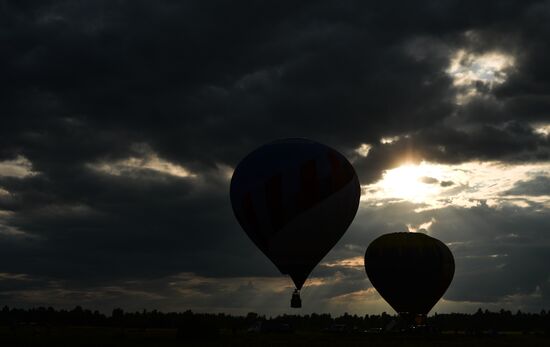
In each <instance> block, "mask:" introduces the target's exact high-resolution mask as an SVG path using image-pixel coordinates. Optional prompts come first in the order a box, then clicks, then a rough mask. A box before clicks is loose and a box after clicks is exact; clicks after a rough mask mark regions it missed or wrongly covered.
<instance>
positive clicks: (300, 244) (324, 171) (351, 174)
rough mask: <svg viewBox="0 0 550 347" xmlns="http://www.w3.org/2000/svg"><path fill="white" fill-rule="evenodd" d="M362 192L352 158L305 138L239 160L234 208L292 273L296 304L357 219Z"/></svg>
mask: <svg viewBox="0 0 550 347" xmlns="http://www.w3.org/2000/svg"><path fill="white" fill-rule="evenodd" d="M360 195H361V189H360V186H359V179H358V178H357V174H356V173H355V170H354V169H353V167H352V166H351V164H350V163H349V162H348V160H347V159H346V158H345V157H344V156H343V155H342V154H340V153H338V152H337V151H336V150H334V149H332V148H330V147H328V146H325V145H323V144H320V143H317V142H314V141H310V140H306V139H286V140H280V141H275V142H271V143H268V144H266V145H264V146H261V147H260V148H258V149H256V150H255V151H253V152H252V153H250V154H249V155H247V156H246V157H245V158H244V159H243V160H242V161H241V162H240V163H239V165H237V167H236V169H235V172H234V173H233V177H232V178H231V188H230V196H231V205H232V207H233V212H234V213H235V216H236V217H237V220H238V221H239V224H240V225H241V227H242V228H243V229H244V231H245V232H246V234H247V235H248V236H249V237H250V239H251V240H252V242H254V244H255V245H256V246H257V247H258V248H259V249H260V250H261V251H262V252H263V253H264V254H265V255H266V256H267V257H268V258H269V259H270V260H271V261H272V262H273V264H275V266H277V268H278V269H279V270H280V271H281V273H283V274H288V275H290V277H291V278H292V280H293V282H294V284H295V286H296V289H295V291H294V293H293V295H292V300H291V307H294V308H299V307H301V305H302V303H301V299H300V289H301V288H302V286H303V284H304V282H305V281H306V279H307V277H308V276H309V274H310V273H311V271H312V270H313V268H314V267H315V266H316V265H317V264H318V263H319V261H321V259H322V258H323V257H324V256H325V255H326V254H327V253H328V251H330V249H331V248H332V247H333V246H334V245H335V244H336V242H338V240H339V239H340V238H341V237H342V235H343V234H344V233H345V231H346V230H347V228H348V226H349V225H350V224H351V222H352V221H353V218H354V217H355V213H356V212H357V208H358V206H359V197H360Z"/></svg>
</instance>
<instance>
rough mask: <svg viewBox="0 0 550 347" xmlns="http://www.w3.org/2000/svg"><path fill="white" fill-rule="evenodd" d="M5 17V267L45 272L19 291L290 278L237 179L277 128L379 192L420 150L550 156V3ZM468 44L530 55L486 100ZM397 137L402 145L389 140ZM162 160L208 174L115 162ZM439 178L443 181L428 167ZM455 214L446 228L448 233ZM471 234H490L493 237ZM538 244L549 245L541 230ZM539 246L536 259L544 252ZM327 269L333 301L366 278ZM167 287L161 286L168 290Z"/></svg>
mask: <svg viewBox="0 0 550 347" xmlns="http://www.w3.org/2000/svg"><path fill="white" fill-rule="evenodd" d="M0 8H1V9H2V11H0V42H1V44H2V47H3V50H2V51H3V53H2V55H1V56H0V74H1V75H2V79H1V80H0V114H1V115H2V117H1V124H0V162H3V161H6V160H13V159H16V158H19V157H24V158H26V159H28V161H29V162H30V165H31V168H32V171H33V174H29V175H26V176H24V177H13V176H8V175H3V174H2V172H0V188H2V189H3V190H4V191H5V192H6V193H4V191H2V190H0V264H2V266H1V267H0V273H6V274H25V275H26V276H29V277H28V279H27V280H20V279H14V278H12V277H10V279H9V280H2V281H4V282H5V281H8V282H5V283H3V285H5V287H2V288H3V289H2V290H3V291H4V292H10V293H16V292H17V291H18V290H19V289H22V288H24V287H25V286H26V288H27V289H28V290H34V289H35V286H36V285H38V284H36V283H42V285H43V286H44V287H47V288H50V287H51V288H50V289H49V290H50V292H49V293H50V294H51V295H61V294H59V293H60V291H59V290H60V289H59V288H60V287H56V283H61V282H63V281H65V282H63V283H64V285H65V286H66V287H67V288H72V290H73V291H74V292H75V293H77V294H75V295H76V296H77V297H78V295H81V296H82V297H86V298H91V299H89V300H90V302H99V301H101V300H103V299H99V298H95V299H94V297H93V296H90V294H89V292H90V291H91V289H92V288H103V287H104V286H108V285H109V284H112V283H115V282H116V283H117V285H118V286H120V287H124V285H123V284H121V281H124V280H127V279H128V280H136V279H138V280H140V281H141V282H140V283H141V285H142V286H144V285H145V284H144V283H145V282H146V281H144V279H147V280H149V281H154V280H155V281H156V280H158V281H161V282H162V283H165V281H167V279H168V278H171V277H170V276H174V275H175V274H178V273H194V274H195V275H196V276H199V277H200V276H204V277H213V278H233V277H243V276H267V277H274V276H277V275H278V273H277V271H276V269H275V267H274V266H273V265H272V264H270V263H269V262H268V261H267V260H266V259H265V257H264V256H263V255H262V254H261V253H260V252H259V251H258V250H256V249H255V248H254V247H253V245H252V243H251V242H250V241H249V240H248V239H247V238H246V236H245V235H244V233H242V232H241V230H240V228H239V226H238V224H237V222H236V221H235V219H234V217H233V216H232V213H231V210H230V207H229V201H228V196H227V195H228V182H229V181H228V179H227V177H226V176H227V172H226V171H227V170H229V171H230V169H231V167H234V166H235V164H236V163H237V162H238V160H239V159H240V158H242V157H243V156H244V155H245V154H246V153H248V152H249V151H251V150H252V149H254V148H255V147H257V146H258V145H260V144H263V143H265V142H269V141H271V140H273V139H276V138H285V137H295V136H299V137H309V138H312V139H315V140H318V141H321V142H325V143H327V144H328V145H331V146H333V147H335V148H337V149H338V150H340V151H342V152H343V153H345V154H346V155H348V157H349V158H350V159H351V160H353V161H354V165H355V168H356V170H357V172H358V174H359V175H360V177H361V180H362V183H363V184H367V183H371V182H374V181H375V180H377V179H378V178H380V175H381V174H382V172H383V170H385V169H388V168H392V167H396V166H398V165H400V163H401V162H402V161H404V160H408V161H412V162H419V161H421V160H430V161H435V162H440V163H460V162H464V161H470V160H500V161H504V162H510V163H512V162H513V163H522V162H536V161H538V162H547V161H548V160H549V158H550V156H549V153H550V150H549V149H550V142H549V141H550V139H549V138H548V136H542V135H541V133H540V132H537V131H536V128H535V127H536V124H538V123H541V122H547V121H548V107H549V105H550V99H549V98H548V95H549V94H548V90H549V89H550V83H549V82H550V69H549V68H548V64H546V62H547V61H548V57H549V55H550V47H549V46H548V45H549V44H548V42H550V40H548V36H549V34H550V25H549V24H548V23H550V21H549V20H548V19H550V18H549V17H550V11H549V8H550V7H549V4H548V2H545V1H509V2H506V3H502V2H493V1H490V2H484V3H483V4H480V3H478V2H475V1H460V2H458V1H451V2H440V1H425V2H422V3H421V4H418V3H414V4H413V3H409V2H403V1H385V2H376V3H365V2H361V1H345V2H338V3H336V2H329V1H321V2H317V1H316V2H312V1H301V2H299V3H298V2H295V1H267V2H266V1H264V2H261V4H260V3H257V2H249V1H245V2H239V3H235V2H230V1H223V0H220V1H211V2H205V1H185V2H176V1H157V2H146V1H117V2H113V1H86V0H80V1H41V2H40V3H34V2H27V1H19V2H10V1H4V2H0ZM460 49H463V50H466V51H468V52H472V53H476V54H483V53H486V52H493V51H496V52H501V53H505V54H508V55H510V56H513V57H514V58H515V65H514V66H513V68H510V69H509V70H507V71H506V77H507V79H506V81H505V82H504V83H502V84H500V85H494V86H492V85H490V84H488V83H481V82H478V83H477V85H476V87H475V88H476V89H475V90H476V92H477V95H476V96H474V97H472V98H471V100H469V101H468V102H467V103H464V104H462V105H458V104H457V103H456V95H457V93H458V92H460V88H456V87H455V86H454V85H453V79H452V77H451V76H449V75H448V74H447V73H446V72H445V71H446V69H447V68H448V67H449V61H450V59H451V57H452V56H453V54H454V53H455V52H456V51H457V50H460ZM385 137H395V138H396V140H395V141H393V142H391V143H381V142H380V140H381V139H382V138H385ZM361 144H368V145H369V146H371V147H370V148H371V149H370V151H369V154H368V155H367V156H366V157H361V156H359V155H358V154H357V153H355V152H354V150H355V149H356V148H358V147H359V146H360V145H361ZM143 148H146V149H147V151H148V152H144V150H143ZM153 154H154V155H155V156H156V157H155V158H157V159H159V160H165V161H167V162H169V163H170V164H172V165H180V166H182V167H183V168H185V169H186V170H188V171H189V172H191V173H193V174H194V175H196V176H194V177H192V176H188V177H177V176H174V175H172V174H170V173H169V172H166V170H165V171H162V170H160V171H159V170H156V169H155V168H152V167H139V165H138V166H135V165H134V166H131V165H129V166H128V165H127V166H126V167H123V168H122V169H120V170H119V171H120V172H110V173H109V172H108V168H109V167H110V168H111V169H112V168H113V167H114V165H116V163H124V161H125V160H129V159H131V158H134V160H137V161H138V162H140V160H142V161H141V162H143V160H145V159H143V158H145V157H146V156H147V155H153ZM136 158H137V159H136ZM140 158H141V159H140ZM138 164H139V163H138ZM101 165H104V166H105V167H104V170H100V169H98V168H101ZM109 165H110V166H109ZM546 181H547V178H545V177H542V176H541V177H538V178H536V179H535V180H534V181H529V182H521V183H518V184H517V185H516V186H515V187H514V188H513V189H512V190H510V191H509V192H508V194H519V193H520V192H521V194H525V195H541V194H547V193H544V192H547V189H546V188H545V187H547V186H548V184H547V182H546ZM425 183H430V184H432V183H433V184H436V183H438V182H437V180H436V179H435V178H430V177H426V178H425ZM439 184H440V185H441V186H442V187H447V186H451V185H453V184H455V183H454V182H451V181H441V182H439ZM415 207H416V206H411V205H408V206H404V207H403V208H397V207H395V206H394V208H393V210H392V211H393V212H391V213H390V212H388V211H389V210H388V211H386V210H385V211H384V212H383V213H380V214H376V213H371V212H372V211H370V212H364V213H365V214H362V215H361V214H360V215H359V217H358V218H357V220H356V223H355V226H354V228H355V229H352V230H356V231H352V232H350V233H348V234H347V235H346V236H345V238H344V240H342V242H341V243H340V244H339V245H338V247H336V249H335V251H334V253H333V254H332V255H329V258H328V259H329V260H330V259H331V258H330V257H335V258H334V259H336V258H338V257H340V258H343V257H351V256H357V255H360V253H361V252H360V251H358V250H357V249H355V248H354V250H351V249H347V248H345V246H346V245H355V247H359V248H360V247H365V246H366V243H365V242H366V241H367V238H364V237H360V236H359V235H360V233H359V232H358V231H357V230H359V229H358V228H360V227H361V226H362V225H364V224H367V225H369V227H368V228H367V229H368V230H370V231H369V233H368V238H370V237H374V236H375V235H380V234H382V233H384V232H391V231H398V230H399V231H403V230H407V223H411V224H413V225H420V224H422V223H424V222H426V221H427V220H429V218H428V219H425V218H424V217H426V215H425V214H416V215H413V214H410V213H408V212H410V210H411V209H414V208H415ZM398 211H401V212H400V213H406V215H407V216H408V218H409V220H406V221H405V220H403V219H400V218H399V215H398V214H397V213H398ZM407 211H408V212H407ZM440 213H441V214H442V216H441V217H437V216H436V219H438V220H439V218H451V217H447V216H446V215H444V214H445V213H448V214H449V215H452V213H451V212H450V209H445V210H444V211H442V212H440ZM453 213H456V214H457V215H462V216H463V218H467V219H468V222H471V221H478V220H483V219H490V220H491V223H493V225H494V226H497V225H498V226H499V227H502V228H503V229H502V230H509V231H510V233H515V231H514V230H511V229H510V228H511V226H510V225H511V224H506V223H503V222H502V221H503V220H504V219H505V218H509V216H507V215H505V214H497V215H493V213H496V212H494V211H493V210H492V209H490V208H486V209H481V208H478V209H472V210H460V209H458V210H456V211H453ZM476 213H479V214H480V216H477V214H476ZM527 215H528V216H530V217H529V218H528V217H527ZM473 216H474V217H473ZM475 216H477V217H475ZM387 218H394V219H388V220H391V221H393V222H388V220H386V219H387ZM491 218H492V219H491ZM522 218H523V217H521V216H519V215H518V216H517V220H518V223H519V221H522V223H524V225H531V224H532V223H535V224H536V223H543V221H541V220H540V219H539V218H538V217H537V216H535V217H533V216H532V215H531V214H526V217H525V219H522ZM530 218H531V219H530ZM457 223H458V224H457ZM459 223H460V221H459V220H456V223H441V224H439V223H436V224H435V225H436V227H435V228H436V229H434V230H438V229H437V228H438V227H437V226H438V225H441V227H443V225H448V228H450V229H452V228H458V227H456V225H460V224H459ZM512 224H513V223H512ZM537 225H538V224H537ZM537 225H533V228H534V229H533V230H539V227H538V226H537ZM495 228H496V227H495ZM491 230H492V229H491ZM518 230H519V229H518ZM449 232H450V233H451V234H453V233H457V232H458V231H456V230H454V229H453V230H452V232H451V231H449ZM348 235H349V236H348ZM441 235H442V238H443V239H445V238H447V237H448V236H444V235H449V234H448V233H446V232H443V231H441ZM466 235H469V236H470V237H471V238H472V239H473V240H479V239H480V235H485V234H483V233H481V232H480V233H466ZM518 235H520V234H518ZM537 235H538V234H537ZM523 236H524V235H523ZM523 236H522V237H523ZM525 237H527V236H525ZM533 238H534V239H537V240H539V241H540V235H539V236H536V237H535V236H533ZM460 240H462V239H460ZM447 241H449V242H451V241H453V240H452V239H447ZM516 241H518V242H519V240H516ZM461 242H462V241H461ZM480 242H481V241H480ZM482 245H483V246H480V247H482V248H481V249H483V247H493V246H492V244H491V243H490V242H488V241H487V242H485V241H484V243H482ZM529 245H530V246H525V250H528V249H531V248H530V247H531V246H532V247H535V248H536V247H542V246H536V244H535V243H529ZM502 247H504V246H502ZM514 247H515V246H514ZM518 247H519V246H518ZM504 248H505V249H504V250H502V252H503V253H506V252H507V254H508V258H507V259H510V262H508V263H506V264H507V265H505V266H504V267H503V268H499V270H498V271H502V272H503V273H504V272H506V271H516V270H517V269H518V268H520V265H519V264H531V265H532V266H535V265H534V264H535V263H536V261H539V260H545V259H546V258H544V255H543V253H544V252H543V251H544V249H543V248H536V250H534V251H533V252H532V253H528V252H527V251H525V253H522V252H521V251H520V249H523V248H513V247H512V248H513V249H510V250H508V249H507V248H506V247H504ZM535 248H533V249H535ZM485 249H486V250H487V248H485ZM496 251H500V250H499V249H495V252H496ZM468 252H470V253H465V254H467V255H476V254H474V253H471V252H473V251H472V250H470V251H468ZM484 254H485V253H484ZM521 257H524V259H525V262H524V263H522V262H521V261H520V260H519V259H522V258H521ZM543 258H544V259H543ZM465 259H466V258H465ZM467 259H470V258H467ZM472 259H474V258H472ZM475 259H477V258H475ZM479 259H481V258H479ZM497 259H498V258H497ZM461 261H462V260H461ZM472 261H473V260H472ZM490 261H495V260H494V259H492V258H491V259H489V260H488V262H489V263H487V264H490ZM468 262H469V260H463V264H465V266H466V267H467V266H471V267H472V268H473V267H475V266H476V265H475V264H479V263H478V262H476V261H473V262H472V263H471V264H470V265H469V263H468ZM499 264H500V263H499ZM487 266H489V265H487ZM491 266H492V265H491ZM509 269H511V270H509ZM537 269H538V268H537ZM318 271H319V272H318V275H319V276H320V277H323V278H325V277H327V278H328V277H334V275H335V273H336V272H338V271H340V272H341V273H343V274H344V275H345V276H348V278H349V281H348V282H347V283H348V284H345V283H344V282H342V283H340V284H338V285H334V286H333V287H330V286H327V287H326V288H325V289H323V290H322V291H320V293H321V292H322V294H319V295H318V297H317V300H325V299H326V300H328V299H327V298H331V297H334V296H337V295H345V294H346V293H347V294H349V293H351V292H353V291H356V290H359V288H361V286H364V285H365V280H364V279H360V278H359V274H357V273H356V271H355V270H350V269H341V268H337V269H336V268H327V267H321V268H320V269H319V270H318ZM354 271H355V272H354ZM541 273H546V272H544V270H541ZM519 275H520V274H518V276H519ZM6 276H7V275H6ZM10 276H11V275H10ZM478 276H479V280H480V281H482V280H484V279H485V281H486V283H487V285H488V287H490V288H489V289H488V290H493V289H494V288H495V285H493V286H491V285H490V283H492V282H490V281H493V280H494V283H499V284H501V283H502V287H503V288H512V287H513V286H512V285H506V284H504V282H499V281H500V278H501V277H499V276H500V275H499V273H496V272H495V273H493V274H492V275H491V276H497V277H496V278H494V279H493V277H491V276H489V275H488V276H486V277H483V276H482V275H481V274H479V275H478ZM482 277H483V278H482ZM6 278H7V277H6ZM468 278H470V277H468ZM161 279H162V280H161ZM489 279H491V280H489ZM142 280H143V281H142ZM14 281H15V282H14ZM163 281H164V282H163ZM541 281H542V280H541V279H540V278H536V279H535V278H526V279H525V280H524V281H523V282H521V283H524V285H523V286H520V287H521V288H520V287H518V285H520V284H521V283H520V282H518V283H520V284H516V282H514V286H515V287H514V288H520V289H521V292H522V293H527V292H528V291H529V290H531V289H533V288H532V287H533V285H534V284H535V283H539V284H540V283H542V282H541ZM44 283H49V284H44ZM51 283H53V284H51ZM155 283H156V282H155ZM459 283H473V282H472V281H470V280H468V281H461V282H459ZM484 283H485V282H484ZM163 285H164V284H158V287H155V288H156V289H153V288H152V289H151V292H152V293H153V292H164V290H165V289H162V288H164V287H163ZM460 285H461V284H457V286H460ZM540 285H541V288H546V289H544V290H547V288H548V286H547V285H542V284H540ZM19 286H21V287H19ZM62 287H63V286H62ZM63 288H65V287H63ZM124 288H126V287H124ZM456 288H459V287H456ZM460 288H461V289H453V291H451V292H450V293H451V294H450V295H451V297H452V298H457V299H461V300H462V299H464V300H466V299H468V300H469V299H472V300H485V299H487V300H489V298H498V297H502V296H503V295H507V294H509V293H511V292H509V291H508V292H507V290H508V289H503V291H502V292H498V291H497V292H494V293H487V294H486V296H485V297H482V295H481V294H480V297H478V298H473V297H468V296H467V295H466V294H464V293H465V292H471V291H469V289H468V288H467V285H466V284H464V286H463V287H460ZM126 289H128V288H126ZM102 290H103V289H102ZM132 290H133V291H134V292H135V291H137V288H132ZM197 290H198V291H199V292H205V293H206V292H207V291H208V288H205V287H200V288H198V289H197ZM258 291H259V289H257V288H256V287H254V286H247V285H245V286H243V287H238V288H237V289H234V288H233V289H231V292H232V293H234V295H233V294H232V295H233V296H231V295H230V296H227V297H224V298H226V299H220V300H219V301H216V302H214V301H206V302H205V304H204V305H203V306H201V307H203V308H206V307H212V306H214V305H219V306H223V305H222V304H223V301H224V300H225V301H228V300H230V299H228V298H229V297H231V298H233V299H231V300H237V299H235V298H236V297H237V296H239V295H241V296H243V295H245V294H243V293H246V295H254V294H253V293H257V292H258ZM117 293H118V294H116V295H115V294H112V295H111V294H109V295H107V294H106V295H107V296H106V297H107V298H110V299H105V300H104V301H102V302H103V303H105V305H107V303H111V302H115V300H122V299H120V298H121V297H123V296H124V295H125V294H124V293H126V292H124V291H119V292H117ZM238 293H241V294H238ZM480 293H481V292H480ZM10 295H11V294H10ZM128 295H129V297H132V295H134V294H128ZM163 295H166V296H170V295H172V296H173V295H175V294H174V293H173V292H170V291H167V292H166V293H165V294H163ZM484 295H485V294H484ZM8 297H11V298H15V297H16V295H15V294H14V295H12V296H8ZM135 297H136V298H137V297H139V295H138V296H135ZM19 298H20V299H17V300H19V301H17V302H19V303H22V302H24V299H21V298H23V296H19ZM114 298H118V299H114ZM141 298H142V299H143V297H141ZM274 298H278V296H277V295H276V294H274V296H273V297H271V299H272V300H275V299H274ZM13 300H14V302H16V301H15V299H13ZM37 300H38V299H37ZM75 300H76V299H75ZM94 300H96V301H94ZM136 300H138V299H136ZM266 300H267V301H269V300H268V299H266ZM285 300H286V299H285ZM130 301H131V300H129V299H128V302H130ZM154 302H156V303H158V301H154ZM236 302H241V301H236ZM57 304H61V301H59V302H57ZM152 305H153V304H152ZM182 305H183V304H182ZM209 305H210V306H209ZM117 306H119V305H118V304H117Z"/></svg>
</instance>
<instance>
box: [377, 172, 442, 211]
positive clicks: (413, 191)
mask: <svg viewBox="0 0 550 347" xmlns="http://www.w3.org/2000/svg"><path fill="white" fill-rule="evenodd" d="M439 171H440V170H439V169H438V167H437V166H435V165H430V164H428V163H425V162H422V163H421V164H419V165H414V164H404V165H401V166H399V167H397V168H395V169H392V170H387V171H386V172H384V175H383V177H382V180H381V181H380V182H379V185H378V186H379V188H380V189H382V190H383V191H384V195H386V196H388V197H392V198H397V199H403V200H409V201H412V202H417V203H418V202H423V201H425V200H426V199H428V198H430V197H433V196H436V195H438V194H439V192H440V187H439V184H435V183H437V182H438V180H437V178H436V177H440V176H441V173H440V172H439Z"/></svg>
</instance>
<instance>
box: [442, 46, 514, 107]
mask: <svg viewBox="0 0 550 347" xmlns="http://www.w3.org/2000/svg"><path fill="white" fill-rule="evenodd" d="M514 64H515V59H514V57H513V56H511V55H507V54H505V53H501V52H487V53H484V54H475V53H471V52H467V51H465V50H463V49H461V50H458V51H456V52H455V53H454V54H453V56H452V57H451V59H450V63H449V67H448V69H447V70H446V72H447V74H449V75H450V76H451V77H452V78H453V85H454V86H455V87H456V88H457V89H458V94H457V96H456V102H457V104H459V105H461V104H464V103H466V102H468V101H469V99H470V98H472V97H474V96H476V95H479V91H478V86H479V84H480V83H481V84H482V85H483V86H484V87H486V88H488V89H489V90H491V89H492V88H493V86H495V85H498V84H502V83H504V82H505V81H506V79H507V78H508V71H509V70H510V68H512V67H514Z"/></svg>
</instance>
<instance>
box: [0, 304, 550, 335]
mask: <svg viewBox="0 0 550 347" xmlns="http://www.w3.org/2000/svg"><path fill="white" fill-rule="evenodd" d="M396 319H397V316H396V315H390V314H387V313H385V312H384V313H382V314H373V315H369V314H366V315H364V316H360V315H356V314H354V315H351V314H348V313H345V314H343V315H340V316H335V317H333V316H332V315H330V314H327V313H324V314H316V313H312V314H306V315H286V314H285V315H279V316H276V317H267V316H265V315H259V314H257V313H253V312H250V313H248V314H247V315H243V316H233V315H229V314H225V313H217V314H213V313H196V312H193V311H191V310H187V311H185V312H167V313H164V312H161V311H157V310H152V311H147V310H143V311H138V312H125V311H124V310H122V309H121V308H116V309H114V310H113V311H112V313H111V314H110V315H107V314H104V313H101V312H99V311H97V310H95V311H92V310H89V309H84V308H82V307H81V306H76V307H75V308H74V309H72V310H64V309H61V310H56V309H54V308H52V307H36V308H29V309H20V308H9V307H8V306H4V307H3V308H2V310H1V311H0V325H2V326H11V327H17V326H19V325H38V326H97V327H117V328H138V329H148V328H174V329H180V330H181V329H183V330H189V331H192V332H196V333H209V332H213V331H220V330H227V331H231V332H238V331H246V330H247V329H249V328H250V327H251V326H253V325H254V324H256V323H257V322H258V321H268V322H274V323H277V322H279V323H284V324H287V325H289V326H291V327H292V329H293V330H296V331H320V330H323V329H327V328H330V327H331V326H335V325H340V326H345V327H347V328H348V329H349V330H350V331H352V330H353V331H365V330H368V329H376V328H382V329H384V328H385V327H387V326H388V325H389V324H390V323H391V322H392V321H395V320H396ZM428 325H430V326H432V327H434V328H436V329H437V330H440V331H457V332H474V331H487V330H491V331H523V332H529V331H532V332H544V333H550V313H549V312H547V311H545V310H542V311H541V312H540V313H524V312H521V311H517V312H515V313H512V312H511V311H508V310H500V311H498V312H491V311H488V310H482V309H478V310H477V312H476V313H474V314H467V313H448V314H434V315H433V316H430V317H428Z"/></svg>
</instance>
